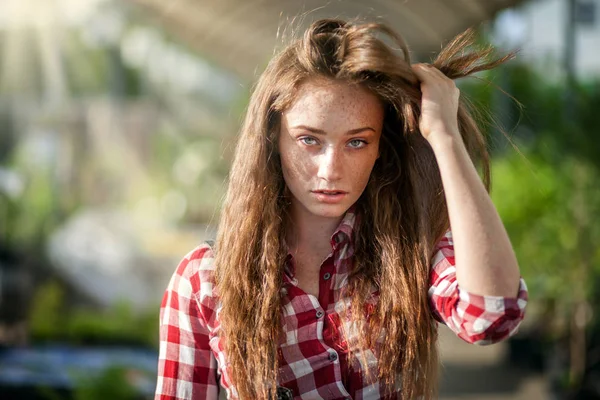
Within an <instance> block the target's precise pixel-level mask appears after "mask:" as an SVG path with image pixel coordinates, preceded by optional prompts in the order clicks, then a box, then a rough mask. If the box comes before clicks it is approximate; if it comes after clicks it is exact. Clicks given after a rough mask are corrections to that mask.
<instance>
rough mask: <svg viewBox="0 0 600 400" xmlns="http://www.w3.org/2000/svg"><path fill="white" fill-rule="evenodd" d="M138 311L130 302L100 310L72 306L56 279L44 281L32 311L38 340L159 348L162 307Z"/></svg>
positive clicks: (34, 335)
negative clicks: (159, 310)
mask: <svg viewBox="0 0 600 400" xmlns="http://www.w3.org/2000/svg"><path fill="white" fill-rule="evenodd" d="M149 309H150V310H151V311H149V312H146V313H140V314H136V313H134V312H133V310H132V309H131V307H130V306H129V305H128V304H127V303H126V302H124V301H123V302H120V303H117V304H115V305H114V306H113V307H111V308H109V309H107V310H104V311H99V310H97V309H93V308H91V307H88V308H83V307H81V306H80V307H73V306H69V305H68V304H67V302H66V299H65V288H64V287H63V286H62V285H61V284H59V283H58V282H56V281H49V282H46V283H44V284H42V285H40V286H39V287H38V289H37V292H36V293H35V295H34V298H33V301H32V307H31V310H30V314H29V324H30V332H31V338H32V340H33V341H34V342H53V341H64V342H69V343H73V344H129V345H140V346H148V347H151V348H155V347H156V346H157V344H158V329H157V328H156V327H157V326H158V311H157V310H158V309H159V307H158V306H156V307H152V308H149Z"/></svg>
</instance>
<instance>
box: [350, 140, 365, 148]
mask: <svg viewBox="0 0 600 400" xmlns="http://www.w3.org/2000/svg"><path fill="white" fill-rule="evenodd" d="M348 144H349V145H350V147H352V148H353V149H360V148H362V147H365V146H366V145H367V142H365V141H364V140H362V139H353V140H351V141H350V142H348Z"/></svg>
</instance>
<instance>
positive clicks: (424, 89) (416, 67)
mask: <svg viewBox="0 0 600 400" xmlns="http://www.w3.org/2000/svg"><path fill="white" fill-rule="evenodd" d="M412 69H413V71H414V73H415V74H416V75H417V78H418V79H419V81H420V82H421V93H422V97H421V116H420V118H419V130H420V131H421V134H422V135H423V137H425V139H427V140H428V141H429V142H430V143H431V142H432V141H433V140H440V139H443V138H459V139H460V133H459V130H458V104H459V97H460V90H459V89H458V88H457V87H456V84H455V83H454V81H453V80H452V79H450V78H448V77H447V76H446V75H444V74H443V73H442V72H441V71H440V70H439V69H437V68H435V67H434V66H432V65H429V64H413V65H412Z"/></svg>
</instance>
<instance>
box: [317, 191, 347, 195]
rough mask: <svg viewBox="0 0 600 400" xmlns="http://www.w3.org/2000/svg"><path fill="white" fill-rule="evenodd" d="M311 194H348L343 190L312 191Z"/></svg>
mask: <svg viewBox="0 0 600 400" xmlns="http://www.w3.org/2000/svg"><path fill="white" fill-rule="evenodd" d="M312 192H313V193H319V194H327V195H336V194H346V193H348V192H345V191H343V190H313V191H312Z"/></svg>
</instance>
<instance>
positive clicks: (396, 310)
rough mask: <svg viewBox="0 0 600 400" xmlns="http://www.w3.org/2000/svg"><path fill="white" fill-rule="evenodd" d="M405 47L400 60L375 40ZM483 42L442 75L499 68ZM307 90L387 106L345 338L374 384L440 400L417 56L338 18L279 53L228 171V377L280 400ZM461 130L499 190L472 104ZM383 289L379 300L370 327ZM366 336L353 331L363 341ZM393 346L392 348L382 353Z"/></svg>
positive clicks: (436, 185)
mask: <svg viewBox="0 0 600 400" xmlns="http://www.w3.org/2000/svg"><path fill="white" fill-rule="evenodd" d="M381 34H382V35H384V36H387V37H388V38H390V39H391V40H392V41H393V42H394V44H396V45H398V46H399V48H400V54H399V53H398V52H397V51H394V50H392V49H391V48H390V47H389V46H388V45H386V44H385V43H384V41H383V40H381V39H379V38H378V37H377V36H378V35H381ZM473 45H474V31H473V30H467V31H465V32H464V33H462V34H460V35H459V36H457V37H456V38H455V39H454V40H452V41H451V42H450V43H449V44H448V45H446V47H444V49H443V50H442V51H441V52H440V53H439V55H438V56H437V58H436V59H435V60H434V61H433V63H432V64H433V66H435V67H436V68H438V69H439V70H440V71H442V72H443V73H444V74H445V75H446V76H448V77H449V78H452V79H456V78H461V77H465V76H468V75H470V74H473V73H475V72H478V71H483V70H487V69H491V68H494V67H496V66H497V65H499V64H501V63H503V62H505V61H507V60H508V59H510V58H512V57H513V56H514V54H513V53H511V54H508V55H507V56H504V57H500V58H494V57H493V49H492V48H491V47H490V48H485V49H474V48H473ZM308 79H326V80H333V81H340V82H345V83H348V84H357V85H362V86H363V87H365V88H367V89H368V90H370V91H371V92H372V93H374V94H375V95H376V96H377V97H378V98H379V99H380V100H381V101H382V104H383V105H384V109H385V117H384V129H383V132H382V144H381V145H380V157H379V159H378V160H377V161H376V163H375V166H374V168H373V171H372V173H371V177H370V180H369V183H368V184H367V187H366V189H365V191H364V193H363V194H362V196H361V197H360V199H359V200H358V201H357V210H358V212H359V215H360V223H359V224H358V226H357V227H356V231H355V235H354V238H355V243H354V249H355V255H354V265H353V267H352V269H351V273H350V276H349V285H348V288H347V292H346V293H345V294H344V296H347V298H348V299H351V300H349V304H348V307H347V309H346V310H345V311H344V312H343V313H342V320H343V321H344V322H347V323H342V331H343V334H344V336H345V338H346V339H348V343H349V359H348V360H349V362H351V361H353V362H351V363H350V365H353V366H354V368H359V366H360V363H362V365H363V366H367V365H368V361H369V360H367V357H366V356H365V352H364V351H363V350H366V349H371V348H376V356H377V359H378V363H377V368H376V370H375V371H370V369H369V368H362V370H363V372H364V376H365V379H368V380H379V381H380V383H381V384H382V385H381V387H382V388H387V389H385V390H390V391H393V390H394V388H397V387H399V386H401V387H402V398H403V399H411V398H413V397H415V396H417V395H420V396H423V398H424V399H432V398H434V397H435V396H436V393H437V380H438V379H437V371H438V367H439V366H438V353H437V328H436V323H435V321H434V319H433V318H432V315H431V312H430V306H429V300H428V288H429V284H430V282H429V277H430V267H431V266H430V261H431V257H432V256H433V251H434V247H435V244H436V243H437V242H438V241H439V240H440V239H441V237H442V236H443V234H444V232H445V231H446V230H447V229H448V228H449V220H448V213H447V209H446V203H445V197H444V192H443V186H442V182H441V178H440V174H439V169H438V166H437V163H436V160H435V156H434V154H433V151H432V149H431V147H430V146H429V144H428V142H427V141H426V140H425V139H424V138H423V136H422V135H421V134H420V132H419V127H418V119H419V115H420V102H421V91H420V84H419V81H418V79H417V77H416V75H415V73H414V72H413V71H412V69H411V60H410V56H409V51H408V47H407V46H406V44H405V43H404V41H403V40H402V38H401V37H400V36H398V35H397V34H396V33H395V32H393V31H392V30H391V29H390V28H388V27H387V26H385V25H383V24H379V23H364V24H353V23H349V22H345V21H342V20H338V19H324V20H319V21H317V22H315V23H313V24H312V25H311V26H310V27H309V28H308V29H307V30H306V32H305V33H304V35H303V37H301V38H299V39H297V40H295V41H293V42H292V43H291V44H289V45H288V46H287V47H286V48H284V49H283V50H282V51H281V52H280V53H279V54H278V55H276V56H275V57H274V58H273V59H272V60H271V62H270V63H269V65H268V66H267V68H266V70H265V71H264V73H263V74H262V75H261V77H260V79H259V80H258V83H257V84H256V86H255V89H254V91H253V94H252V96H251V100H250V104H249V107H248V110H247V114H246V117H245V120H244V123H243V126H242V129H241V134H240V137H239V142H238V144H237V147H236V152H235V157H234V161H233V164H232V168H231V171H230V174H229V187H228V192H227V195H226V199H225V202H224V206H223V209H222V214H221V220H220V224H219V228H218V234H217V241H216V248H217V251H216V260H215V263H216V266H217V269H216V284H217V285H216V291H217V293H218V295H219V298H220V300H221V302H222V310H221V313H220V318H221V327H222V329H221V332H220V335H221V337H222V339H223V341H224V345H225V349H226V354H227V357H228V361H229V363H230V364H229V367H230V376H231V377H232V380H233V384H234V386H235V389H236V391H237V394H238V396H240V398H243V399H255V398H260V399H266V398H272V397H273V394H274V392H273V390H272V389H273V388H275V387H276V385H277V376H278V352H277V350H278V343H279V341H280V339H281V335H282V329H283V328H282V315H281V297H280V296H281V295H280V287H281V282H282V274H283V268H282V266H283V265H284V261H285V257H286V255H287V249H286V248H284V244H283V242H282V238H283V237H284V233H285V227H286V222H287V221H286V217H285V216H286V213H287V210H288V206H289V201H288V199H287V195H286V187H285V182H284V180H283V175H282V171H281V162H280V159H279V155H278V151H277V141H278V136H279V124H280V119H281V113H282V112H283V111H284V110H285V109H286V108H287V107H289V105H290V104H291V103H292V102H293V101H294V96H295V93H296V91H297V90H296V89H297V88H298V86H299V85H301V84H302V83H303V82H305V81H306V80H308ZM458 121H459V129H460V133H461V136H462V138H463V140H464V142H465V145H466V147H467V150H468V152H469V154H470V156H471V158H472V159H473V161H474V162H475V163H476V165H477V166H479V167H480V168H481V171H482V175H483V180H484V183H485V185H486V188H488V189H489V159H488V153H487V150H486V147H485V141H484V138H483V136H482V134H481V132H480V131H479V129H478V127H477V125H476V123H475V122H474V120H473V119H472V118H471V114H470V113H469V111H468V110H467V108H466V106H465V104H464V103H463V101H461V104H460V105H459V110H458ZM374 291H378V292H379V300H378V301H377V302H376V304H375V305H374V306H373V307H372V308H373V309H372V312H371V313H370V317H369V318H365V304H370V303H369V300H372V299H373V294H374ZM355 333H356V334H355ZM381 343H384V345H381Z"/></svg>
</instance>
